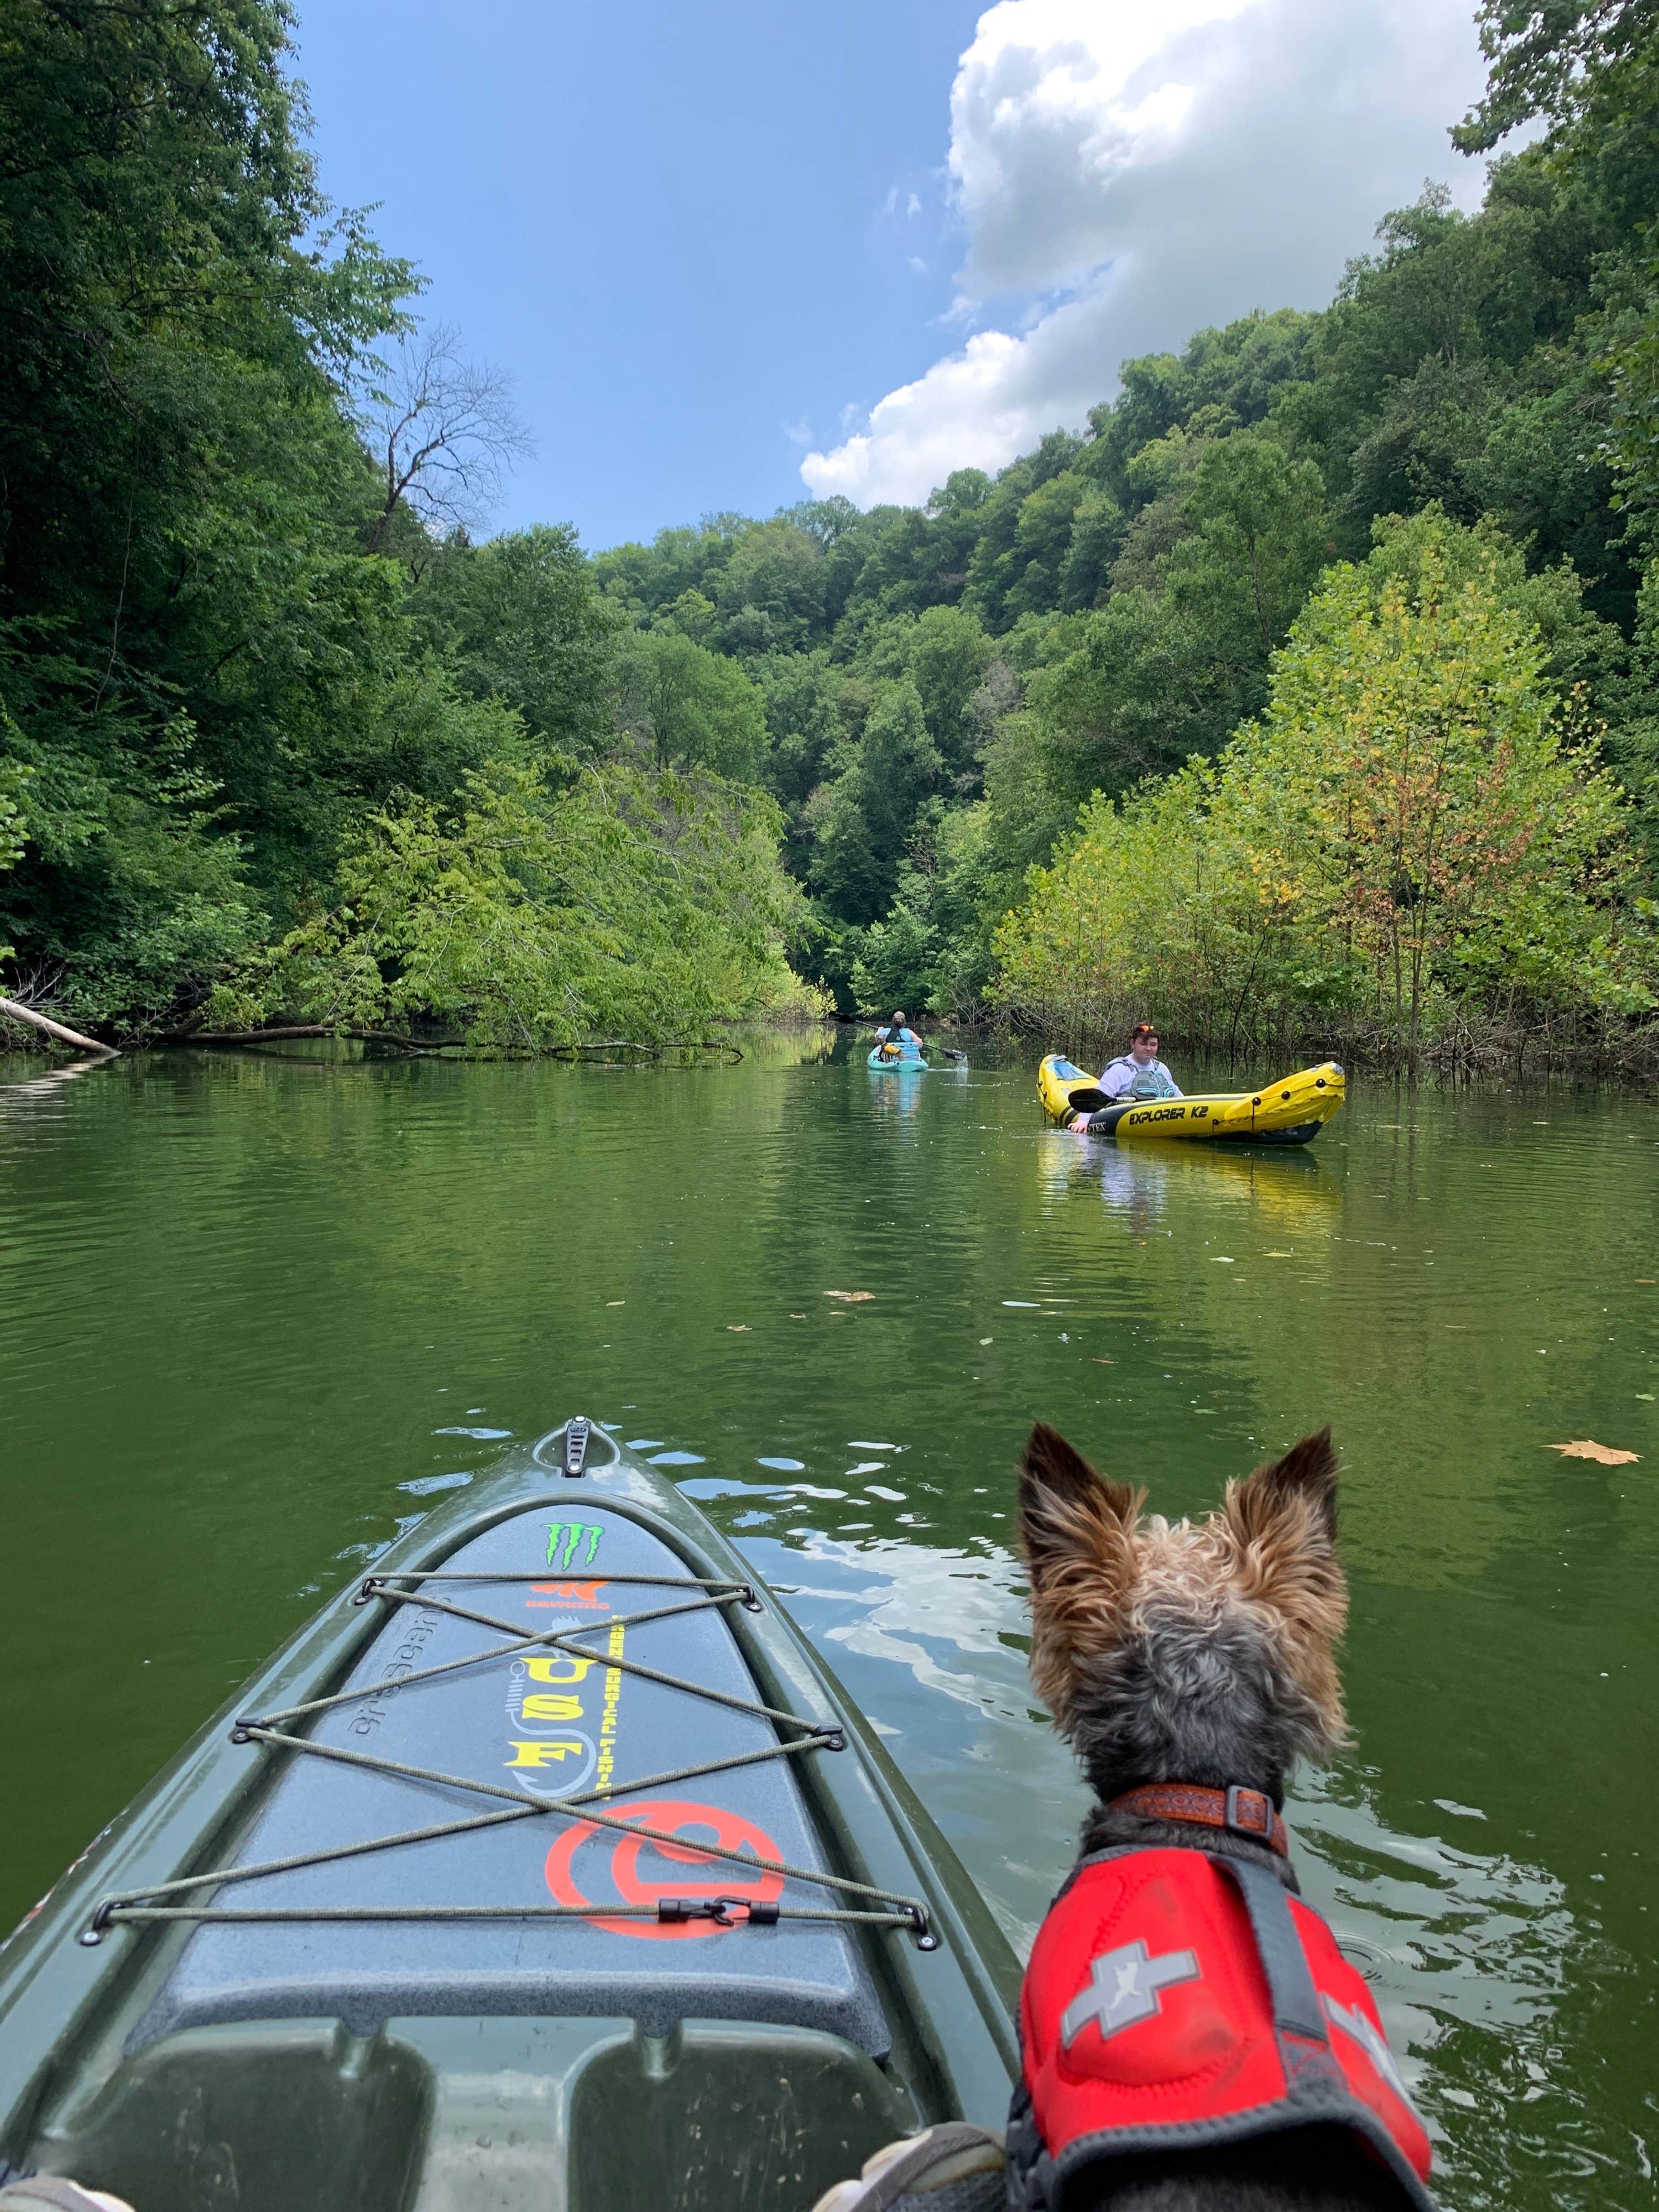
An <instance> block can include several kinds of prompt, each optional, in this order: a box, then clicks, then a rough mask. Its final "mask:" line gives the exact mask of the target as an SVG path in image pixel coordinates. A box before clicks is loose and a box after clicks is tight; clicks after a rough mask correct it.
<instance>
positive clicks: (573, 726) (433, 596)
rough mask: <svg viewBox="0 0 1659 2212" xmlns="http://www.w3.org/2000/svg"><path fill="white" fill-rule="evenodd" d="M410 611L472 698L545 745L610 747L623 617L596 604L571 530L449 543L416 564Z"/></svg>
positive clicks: (593, 751)
mask: <svg viewBox="0 0 1659 2212" xmlns="http://www.w3.org/2000/svg"><path fill="white" fill-rule="evenodd" d="M413 611H414V615H415V619H416V635H417V637H419V638H421V639H422V641H425V642H426V643H427V644H428V647H429V648H430V649H431V650H432V651H433V652H434V653H437V654H438V655H440V656H441V657H442V658H443V659H446V660H447V662H448V664H449V665H450V667H451V669H452V670H453V674H454V677H455V680H456V682H457V683H458V684H459V685H460V686H461V687H463V688H464V689H465V690H466V691H467V692H468V693H469V694H471V696H472V697H473V698H475V699H499V700H501V701H502V702H504V703H505V704H506V705H507V706H509V707H511V708H513V710H514V711H515V713H517V714H518V715H519V717H520V720H522V722H523V723H524V726H525V728H526V730H527V731H528V732H529V733H530V735H531V737H532V738H534V739H536V740H537V742H538V744H541V745H543V746H544V747H545V746H550V747H553V748H554V749H556V750H559V751H562V752H569V753H576V754H579V755H582V756H585V757H594V756H597V755H599V754H602V753H605V752H608V751H609V750H610V748H611V738H612V729H611V691H612V688H613V684H614V667H613V664H614V662H615V659H616V653H617V641H618V634H619V632H620V631H621V629H622V628H623V617H622V616H621V614H620V613H619V611H617V608H616V607H615V606H614V605H613V604H612V603H611V601H609V600H606V599H604V598H602V597H601V595H600V593H599V589H598V586H597V582H596V580H595V577H594V574H593V570H592V566H591V564H590V563H589V562H587V561H586V558H585V557H584V556H583V554H582V551H581V549H580V546H579V544H577V542H576V533H575V532H574V530H573V529H570V528H569V527H568V526H566V527H562V528H553V527H551V526H548V525H546V524H538V526H536V527H535V528H533V529H531V530H520V531H512V532H507V533H505V534H503V535H502V536H501V537H499V538H492V539H490V540H489V543H488V544H483V545H472V544H468V543H466V542H465V540H464V539H459V538H458V539H455V540H452V541H451V542H450V543H449V544H446V545H444V546H442V547H441V548H440V549H439V550H437V551H436V552H435V553H434V554H433V555H432V556H430V558H429V559H428V561H427V562H426V563H425V565H424V566H423V568H422V573H421V577H420V581H419V584H418V586H417V587H416V592H415V594H414V599H413ZM712 612H713V610H712V609H711V610H710V613H711V614H712Z"/></svg>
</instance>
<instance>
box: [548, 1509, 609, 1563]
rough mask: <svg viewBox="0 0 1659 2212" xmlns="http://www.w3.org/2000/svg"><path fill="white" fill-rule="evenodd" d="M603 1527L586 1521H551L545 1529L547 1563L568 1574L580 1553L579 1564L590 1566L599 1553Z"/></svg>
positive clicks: (603, 1532)
mask: <svg viewBox="0 0 1659 2212" xmlns="http://www.w3.org/2000/svg"><path fill="white" fill-rule="evenodd" d="M603 1534H605V1531H604V1529H603V1528H595V1527H594V1525H593V1524H592V1522H588V1521H553V1522H549V1524H548V1530H547V1564H548V1565H549V1566H550V1567H556V1568H557V1569H558V1570H559V1571H560V1573H561V1574H565V1575H568V1573H569V1572H570V1571H571V1569H572V1568H573V1567H574V1565H576V1554H577V1553H578V1552H580V1553H581V1564H582V1565H583V1566H585V1567H591V1566H592V1564H593V1562H594V1560H595V1559H597V1558H598V1557H599V1539H600V1537H601V1536H602V1535H603Z"/></svg>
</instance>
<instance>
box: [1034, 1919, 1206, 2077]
mask: <svg viewBox="0 0 1659 2212" xmlns="http://www.w3.org/2000/svg"><path fill="white" fill-rule="evenodd" d="M1199 1979H1200V1972H1199V1964H1198V1960H1196V1959H1195V1958H1194V1956H1193V1954H1192V1953H1191V1952H1190V1951H1162V1952H1160V1953H1159V1954H1158V1957H1157V1958H1156V1959H1154V1958H1153V1957H1152V1955H1151V1954H1150V1953H1149V1952H1148V1951H1147V1948H1146V1945H1145V1944H1144V1943H1143V1942H1140V1940H1139V1937H1137V1938H1136V1940H1135V1941H1134V1942H1133V1943H1124V1944H1122V1945H1121V1946H1120V1947H1119V1948H1118V1949H1117V1950H1115V1951H1103V1952H1102V1953H1101V1954H1100V1956H1099V1958H1097V1959H1096V1960H1091V1963H1090V1967H1089V1979H1088V1980H1087V1981H1086V1982H1085V1984H1084V1985H1083V1988H1082V1989H1081V1990H1079V1993H1078V1995H1077V1996H1074V1997H1073V1999H1072V2002H1070V2004H1068V2005H1067V2006H1066V2009H1065V2011H1064V2012H1063V2013H1062V2014H1061V2015H1060V2042H1061V2043H1062V2044H1063V2045H1065V2047H1066V2049H1067V2050H1070V2048H1071V2046H1072V2045H1073V2044H1074V2043H1075V2042H1076V2041H1077V2039H1078V2038H1079V2035H1081V2034H1082V2033H1083V2031H1084V2029H1085V2027H1087V2026H1088V2025H1089V2022H1090V2021H1094V2022H1095V2024H1096V2026H1097V2027H1098V2028H1099V2030H1100V2039H1101V2041H1102V2042H1103V2043H1104V2042H1105V2041H1106V2039H1107V2038H1108V2037H1109V2036H1113V2035H1115V2034H1116V2033H1118V2031H1119V2030H1120V2028H1125V2027H1134V2026H1135V2025H1136V2023H1137V2022H1138V2021H1143V2020H1152V2019H1153V2018H1154V2017H1155V2016H1156V2015H1158V2013H1160V2012H1162V2010H1163V2009H1164V2006H1163V2001H1162V1999H1161V1998H1160V1997H1159V1996H1158V1991H1159V1990H1166V1989H1168V1988H1169V1987H1170V1984H1171V1983H1172V1982H1195V1981H1197V1980H1199Z"/></svg>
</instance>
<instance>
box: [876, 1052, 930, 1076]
mask: <svg viewBox="0 0 1659 2212" xmlns="http://www.w3.org/2000/svg"><path fill="white" fill-rule="evenodd" d="M865 1066H866V1067H880V1068H884V1069H886V1071H887V1073H889V1074H890V1075H910V1074H914V1073H917V1072H918V1071H920V1072H921V1073H923V1074H925V1073H927V1061H926V1060H923V1059H922V1057H921V1054H920V1053H918V1054H915V1055H914V1056H913V1057H912V1058H911V1059H909V1060H906V1059H905V1058H904V1057H903V1056H902V1054H899V1053H889V1052H884V1050H883V1049H882V1048H881V1046H880V1045H876V1046H874V1047H873V1048H872V1050H871V1054H870V1057H869V1059H868V1060H866V1062H865Z"/></svg>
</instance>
